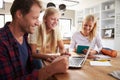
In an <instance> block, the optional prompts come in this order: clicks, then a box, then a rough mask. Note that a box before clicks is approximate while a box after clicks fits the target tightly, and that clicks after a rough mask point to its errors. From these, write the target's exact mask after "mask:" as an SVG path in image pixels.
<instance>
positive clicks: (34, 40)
mask: <svg viewBox="0 0 120 80" xmlns="http://www.w3.org/2000/svg"><path fill="white" fill-rule="evenodd" d="M58 20H59V11H58V10H57V9H55V8H54V7H49V8H47V9H46V10H45V13H44V16H43V23H42V24H41V25H40V26H38V27H37V29H35V30H36V31H35V33H34V34H32V35H30V36H29V39H30V40H29V43H30V45H31V48H32V53H33V57H34V58H41V59H44V60H46V61H49V62H52V60H54V59H55V58H56V56H50V55H46V54H48V53H56V52H57V50H58V49H59V52H60V53H61V54H62V53H66V52H65V50H64V44H63V41H62V37H61V34H60V32H59V30H58V26H57V25H58ZM36 51H38V52H37V53H38V54H36ZM39 53H40V54H39Z"/></svg>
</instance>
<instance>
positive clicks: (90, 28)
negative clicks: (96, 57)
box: [70, 15, 102, 55]
mask: <svg viewBox="0 0 120 80" xmlns="http://www.w3.org/2000/svg"><path fill="white" fill-rule="evenodd" d="M96 28H97V23H96V20H95V17H94V16H93V15H88V16H86V17H85V19H84V20H83V22H82V27H81V30H80V31H79V32H75V33H74V34H73V36H72V40H71V44H70V50H74V51H76V48H77V46H78V45H85V46H90V44H91V43H94V44H95V45H93V46H92V49H91V51H90V55H93V54H97V53H99V52H100V51H101V49H102V43H101V40H100V38H99V35H97V34H96ZM96 45H97V47H98V49H95V46H96ZM83 52H84V53H86V52H87V50H84V51H83Z"/></svg>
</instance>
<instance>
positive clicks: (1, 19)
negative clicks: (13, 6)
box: [0, 14, 4, 28]
mask: <svg viewBox="0 0 120 80" xmlns="http://www.w3.org/2000/svg"><path fill="white" fill-rule="evenodd" d="M3 26H4V15H3V14H0V28H2V27H3Z"/></svg>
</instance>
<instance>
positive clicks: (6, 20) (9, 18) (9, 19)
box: [5, 14, 12, 23]
mask: <svg viewBox="0 0 120 80" xmlns="http://www.w3.org/2000/svg"><path fill="white" fill-rule="evenodd" d="M10 21H12V16H11V15H10V14H5V23H6V22H10Z"/></svg>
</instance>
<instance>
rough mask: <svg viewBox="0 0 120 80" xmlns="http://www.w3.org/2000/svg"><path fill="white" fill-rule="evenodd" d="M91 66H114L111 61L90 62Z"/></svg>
mask: <svg viewBox="0 0 120 80" xmlns="http://www.w3.org/2000/svg"><path fill="white" fill-rule="evenodd" d="M90 65H91V66H112V65H111V64H110V62H109V61H90Z"/></svg>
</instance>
